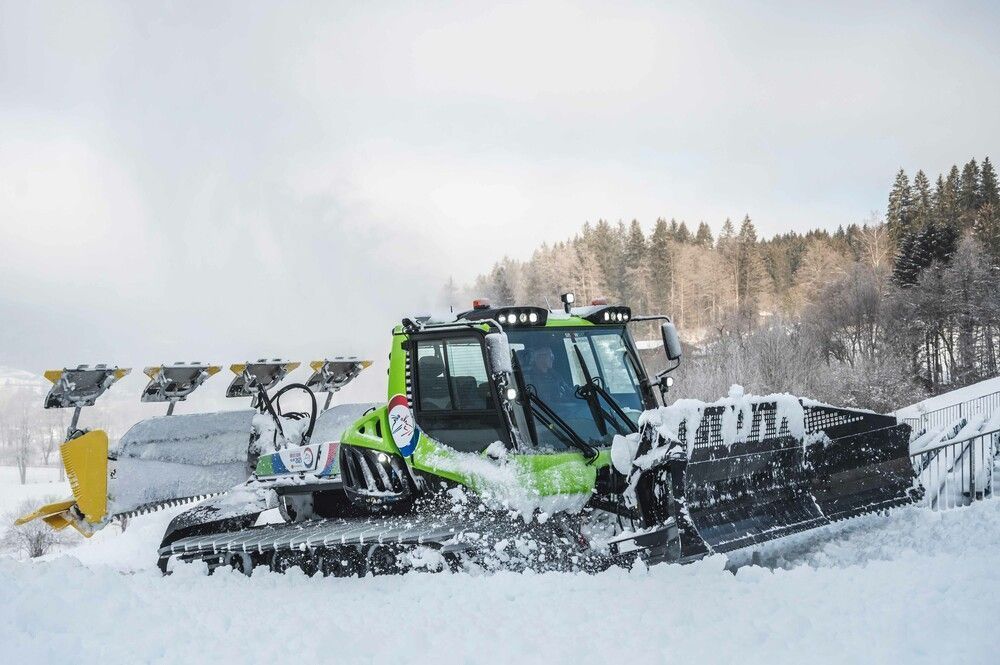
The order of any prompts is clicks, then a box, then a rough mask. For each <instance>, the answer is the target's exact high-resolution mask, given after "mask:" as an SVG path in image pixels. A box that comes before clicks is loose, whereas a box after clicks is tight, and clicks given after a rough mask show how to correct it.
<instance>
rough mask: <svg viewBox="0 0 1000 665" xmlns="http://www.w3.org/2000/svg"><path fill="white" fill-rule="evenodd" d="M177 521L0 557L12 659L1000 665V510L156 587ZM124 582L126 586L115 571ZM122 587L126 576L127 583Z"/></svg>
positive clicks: (1, 607) (194, 575)
mask: <svg viewBox="0 0 1000 665" xmlns="http://www.w3.org/2000/svg"><path fill="white" fill-rule="evenodd" d="M169 516H170V513H160V514H157V515H153V516H149V517H148V518H146V520H144V521H142V522H140V521H138V520H137V521H135V523H134V524H133V526H132V527H130V528H129V530H128V531H126V532H125V533H124V534H120V533H117V530H116V529H106V530H105V531H104V532H101V533H99V534H98V535H97V536H96V537H95V538H94V539H93V540H92V541H91V542H88V543H86V544H85V545H83V546H81V547H80V548H77V549H75V550H73V551H71V552H70V553H69V555H63V556H60V557H57V558H55V559H54V560H49V561H44V562H34V563H25V562H15V561H11V560H2V559H0V588H2V589H3V602H0V644H3V647H2V651H3V654H4V656H5V660H6V661H7V662H12V663H13V662H81V663H101V664H102V665H107V664H109V663H135V662H216V663H224V662H270V663H281V662H314V661H317V660H322V661H336V662H345V663H371V662H374V663H390V662H426V661H428V660H430V659H432V658H433V659H434V660H435V661H439V662H444V663H482V662H499V663H512V662H516V663H548V664H554V663H570V662H573V663H598V662H600V663H607V662H611V663H623V664H628V663H639V662H652V663H661V662H668V661H669V662H689V663H698V664H699V665H702V664H705V663H724V662H741V663H785V662H788V663H793V662H794V663H801V662H808V663H810V664H813V663H834V662H837V663H840V662H849V663H858V662H867V663H890V662H910V663H935V665H937V664H939V663H942V662H971V663H983V662H997V660H998V659H1000V651H998V649H1000V646H998V644H997V641H996V639H995V618H996V617H997V616H998V614H1000V565H998V564H1000V501H984V502H981V503H977V504H974V505H973V506H971V507H969V508H965V509H961V510H954V511H949V512H944V513H933V512H930V511H927V510H924V509H919V508H909V509H904V510H900V511H898V512H895V513H894V514H892V515H891V516H888V517H885V516H871V517H866V518H862V519H859V520H855V521H853V522H849V523H845V524H840V525H836V526H834V527H830V528H827V529H823V530H820V531H817V532H812V533H810V534H803V535H800V536H798V537H793V538H791V539H787V540H786V541H782V542H779V543H775V544H772V545H770V546H768V547H767V548H766V549H765V550H764V552H763V563H764V566H745V567H742V568H740V569H739V570H738V571H737V572H736V574H733V573H731V572H727V571H726V570H724V560H723V559H722V558H721V557H716V558H711V559H708V560H705V561H702V562H699V563H695V564H692V565H688V566H668V565H663V566H657V567H653V568H651V569H649V570H645V569H636V570H632V571H625V570H612V571H608V572H605V573H602V574H599V575H585V574H559V573H554V574H542V575H537V574H524V575H521V574H514V573H504V574H497V575H491V576H485V577H472V576H470V575H467V574H451V573H440V574H427V573H419V574H410V575H406V576H403V577H380V578H368V579H336V578H327V579H323V578H315V579H309V578H306V577H305V576H303V575H302V574H301V573H298V572H297V571H295V572H293V573H292V574H290V575H286V576H278V575H274V574H271V573H269V572H266V571H263V570H262V571H258V572H256V573H255V574H254V576H253V577H252V578H246V577H243V576H241V575H238V574H235V573H221V574H216V575H213V576H211V577H207V576H205V575H204V574H203V572H202V570H201V569H200V568H198V567H197V566H194V565H191V566H181V567H180V570H179V571H178V572H177V573H176V574H174V575H173V576H171V577H161V576H160V574H159V572H158V571H156V570H155V568H154V564H153V559H154V556H153V552H154V550H155V546H156V543H157V540H158V538H159V536H160V534H161V533H162V529H163V526H164V525H165V523H166V521H167V520H168V519H169ZM124 571H128V572H127V573H124ZM123 573H124V574H123Z"/></svg>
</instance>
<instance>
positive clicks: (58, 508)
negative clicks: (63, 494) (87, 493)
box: [14, 499, 76, 531]
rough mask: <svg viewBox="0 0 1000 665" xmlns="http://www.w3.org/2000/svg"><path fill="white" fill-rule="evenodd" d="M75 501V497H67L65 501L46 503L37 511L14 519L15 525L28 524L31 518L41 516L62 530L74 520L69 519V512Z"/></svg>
mask: <svg viewBox="0 0 1000 665" xmlns="http://www.w3.org/2000/svg"><path fill="white" fill-rule="evenodd" d="M74 503H76V502H75V501H73V499H66V500H65V501H59V502H57V503H50V504H47V505H44V506H42V507H41V508H39V509H38V510H36V511H35V512H33V513H30V514H28V515H25V516H24V517H19V518H18V519H16V520H14V525H15V526H21V525H22V524H27V523H28V522H30V521H31V520H36V519H39V518H41V519H42V520H44V522H45V523H46V524H48V525H49V526H50V527H52V528H53V529H55V530H56V531H61V530H62V529H65V528H66V527H68V526H69V525H70V524H71V523H72V520H71V519H69V518H68V517H67V515H68V513H69V509H70V508H72V507H73V504H74Z"/></svg>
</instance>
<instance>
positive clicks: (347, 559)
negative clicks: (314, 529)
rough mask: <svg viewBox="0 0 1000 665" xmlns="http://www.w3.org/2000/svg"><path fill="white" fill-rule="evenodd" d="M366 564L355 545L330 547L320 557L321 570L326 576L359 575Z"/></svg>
mask: <svg viewBox="0 0 1000 665" xmlns="http://www.w3.org/2000/svg"><path fill="white" fill-rule="evenodd" d="M364 564H365V562H364V558H363V557H362V556H361V553H360V552H358V550H357V549H356V548H354V547H338V548H333V549H328V550H326V551H324V552H323V553H322V554H321V555H320V557H319V571H320V572H321V573H322V574H323V576H324V577H329V576H333V577H358V576H359V575H360V574H361V573H362V571H363V570H364V567H365V565H364Z"/></svg>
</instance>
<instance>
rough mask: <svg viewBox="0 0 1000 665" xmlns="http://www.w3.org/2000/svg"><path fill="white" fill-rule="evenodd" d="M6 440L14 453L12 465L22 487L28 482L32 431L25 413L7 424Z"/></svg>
mask: <svg viewBox="0 0 1000 665" xmlns="http://www.w3.org/2000/svg"><path fill="white" fill-rule="evenodd" d="M7 432H8V436H7V438H8V440H9V441H10V442H11V444H12V448H13V451H14V465H15V466H17V475H18V478H20V480H21V484H22V485H24V484H25V483H27V482H28V463H29V462H30V461H31V442H32V439H33V437H32V431H31V427H30V424H29V422H28V415H27V413H24V414H20V415H19V416H17V417H15V418H14V419H13V420H12V421H10V422H9V423H8V424H7Z"/></svg>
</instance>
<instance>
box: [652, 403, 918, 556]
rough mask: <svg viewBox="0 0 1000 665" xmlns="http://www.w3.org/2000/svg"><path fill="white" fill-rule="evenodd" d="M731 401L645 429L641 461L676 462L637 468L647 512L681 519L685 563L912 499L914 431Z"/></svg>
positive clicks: (862, 415)
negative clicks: (911, 437) (661, 451)
mask: <svg viewBox="0 0 1000 665" xmlns="http://www.w3.org/2000/svg"><path fill="white" fill-rule="evenodd" d="M728 402H729V403H727V400H723V402H722V403H719V404H717V405H708V406H705V407H704V408H702V409H698V410H697V412H689V413H686V414H683V415H682V416H681V417H677V414H676V413H674V414H673V416H674V417H673V418H672V419H671V417H670V415H668V414H660V415H661V417H659V418H657V413H656V412H654V413H653V415H652V417H650V418H647V419H646V422H645V425H644V428H643V432H642V438H641V444H640V448H639V451H638V455H637V460H638V459H639V458H641V457H642V456H643V455H650V453H654V454H655V451H656V450H657V449H660V448H666V449H673V454H672V455H662V456H660V457H661V458H662V460H663V461H662V462H661V463H660V464H658V465H656V466H655V468H648V469H637V471H638V473H640V474H642V477H640V478H639V479H638V482H637V483H636V486H637V489H638V491H637V498H638V502H639V504H640V505H639V507H640V510H641V511H642V512H643V515H644V516H645V517H646V521H647V523H649V522H659V521H662V520H663V519H664V518H665V517H666V516H675V517H676V518H677V519H678V523H679V533H680V538H681V554H682V556H683V557H690V556H699V555H701V554H704V553H706V552H708V551H714V552H728V551H732V550H736V549H739V548H742V547H747V546H750V545H754V544H758V543H762V542H765V541H768V540H772V539H775V538H781V537H783V536H787V535H790V534H792V533H796V532H799V531H805V530H808V529H812V528H816V527H819V526H823V525H826V524H829V523H830V522H832V521H835V520H840V519H845V518H848V517H853V516H856V515H859V514H862V513H866V512H871V511H875V510H881V509H887V508H891V507H894V506H898V505H901V504H904V503H908V502H909V501H910V500H911V490H912V488H913V485H914V482H913V481H914V475H913V468H912V465H911V464H910V459H909V450H908V441H909V426H907V425H905V424H897V422H896V419H895V418H893V417H891V416H881V415H878V414H874V413H870V412H865V411H858V410H852V409H841V408H835V407H831V406H826V405H820V404H815V403H810V402H805V403H803V402H800V401H799V400H797V399H794V398H787V397H780V398H777V399H775V398H770V399H769V398H756V399H754V398H743V399H741V400H739V401H738V402H736V403H733V400H728ZM670 408H673V407H668V409H664V410H663V411H669V409H670ZM664 422H667V423H671V422H672V423H673V424H674V425H676V429H675V430H671V429H670V427H664V426H663V424H664ZM690 427H693V428H694V429H693V435H692V436H689V434H688V432H689V429H688V428H690ZM685 458H686V459H685ZM647 459H648V457H647ZM651 504H654V505H651ZM647 525H649V524H647Z"/></svg>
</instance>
